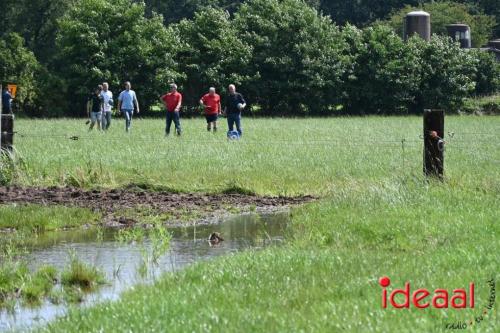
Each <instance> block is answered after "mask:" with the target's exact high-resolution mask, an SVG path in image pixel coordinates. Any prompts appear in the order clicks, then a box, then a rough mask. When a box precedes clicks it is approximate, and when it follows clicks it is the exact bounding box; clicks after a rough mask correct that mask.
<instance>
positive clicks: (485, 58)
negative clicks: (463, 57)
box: [471, 50, 500, 95]
mask: <svg viewBox="0 0 500 333" xmlns="http://www.w3.org/2000/svg"><path fill="white" fill-rule="evenodd" d="M471 51H472V54H473V56H474V58H475V65H476V66H475V69H476V75H475V81H476V90H475V94H476V95H487V94H492V93H495V92H498V91H500V62H498V61H497V60H496V59H495V56H494V55H493V54H491V53H488V52H483V51H480V50H471Z"/></svg>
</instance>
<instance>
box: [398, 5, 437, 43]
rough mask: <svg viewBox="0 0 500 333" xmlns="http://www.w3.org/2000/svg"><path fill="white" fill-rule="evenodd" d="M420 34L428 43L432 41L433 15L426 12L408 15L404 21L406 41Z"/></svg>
mask: <svg viewBox="0 0 500 333" xmlns="http://www.w3.org/2000/svg"><path fill="white" fill-rule="evenodd" d="M414 34H418V35H419V36H420V37H422V38H423V39H424V40H426V41H430V40H431V15H430V14H429V13H427V12H424V11H421V10H420V11H415V12H410V13H408V14H406V17H405V20H404V40H405V41H406V40H408V38H410V37H412V36H413V35H414Z"/></svg>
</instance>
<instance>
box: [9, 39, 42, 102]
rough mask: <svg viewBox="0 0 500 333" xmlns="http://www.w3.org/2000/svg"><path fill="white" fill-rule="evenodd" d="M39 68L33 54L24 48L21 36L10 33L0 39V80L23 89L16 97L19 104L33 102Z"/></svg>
mask: <svg viewBox="0 0 500 333" xmlns="http://www.w3.org/2000/svg"><path fill="white" fill-rule="evenodd" d="M39 68H40V64H39V63H38V61H37V60H36V57H35V56H34V54H33V52H31V51H30V50H29V49H27V48H26V46H25V45H24V40H23V38H22V37H21V36H19V35H18V34H17V33H10V34H6V35H4V36H3V37H1V38H0V78H3V81H5V82H16V83H18V84H19V85H20V86H23V87H24V89H22V90H21V89H20V90H19V95H18V96H17V100H18V102H19V103H21V104H29V103H30V102H33V98H34V97H35V95H36V89H37V88H36V86H35V85H36V77H35V75H36V74H37V73H38V72H39ZM0 82H1V81H0Z"/></svg>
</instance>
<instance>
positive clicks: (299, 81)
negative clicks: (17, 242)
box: [0, 0, 500, 116]
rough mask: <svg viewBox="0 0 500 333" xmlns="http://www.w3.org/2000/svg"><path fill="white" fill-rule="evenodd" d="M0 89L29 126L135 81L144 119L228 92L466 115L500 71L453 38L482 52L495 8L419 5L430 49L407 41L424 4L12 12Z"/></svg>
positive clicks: (144, 5) (1, 52)
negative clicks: (170, 94) (452, 27)
mask: <svg viewBox="0 0 500 333" xmlns="http://www.w3.org/2000/svg"><path fill="white" fill-rule="evenodd" d="M5 2H6V4H5V6H4V7H3V9H5V10H2V12H1V14H0V22H2V24H3V28H2V29H1V30H0V31H1V32H0V80H2V81H4V82H16V83H17V84H18V85H19V86H20V89H19V96H18V98H17V103H18V105H19V107H20V109H22V110H23V111H25V112H26V113H27V114H29V115H34V116H57V115H66V116H78V115H81V114H82V113H84V107H83V105H84V103H85V98H86V96H87V95H88V94H89V92H90V91H91V89H92V88H94V87H95V86H96V85H97V84H98V83H101V82H103V81H107V82H109V83H110V85H111V89H113V90H115V91H118V90H119V89H120V87H121V85H122V83H123V82H124V81H131V82H132V83H133V85H134V87H135V88H136V90H137V93H138V94H139V96H140V101H141V103H143V105H141V110H148V109H150V108H151V107H152V106H154V105H156V104H157V101H158V96H160V95H161V94H162V93H164V92H165V90H166V87H167V86H168V84H169V83H170V82H176V83H178V84H179V86H180V89H181V90H182V91H183V92H184V95H185V97H186V103H187V104H188V105H189V104H191V105H195V104H196V102H197V100H198V99H199V97H200V96H201V94H203V93H204V92H205V91H206V90H207V89H208V87H209V86H215V87H217V88H218V89H219V90H221V91H222V92H223V93H224V92H225V87H227V85H228V84H229V83H235V84H237V85H238V86H240V90H241V91H242V92H244V93H245V96H246V97H247V99H248V100H249V102H250V103H251V110H252V112H254V113H256V114H261V115H329V114H401V113H406V112H419V110H421V109H422V108H423V107H431V108H445V109H447V110H450V111H456V110H458V109H459V108H460V107H461V105H462V103H463V99H464V98H465V97H468V96H472V95H483V94H490V93H494V92H496V91H498V90H499V87H500V82H499V80H500V66H499V64H498V63H497V62H496V61H495V60H494V57H493V56H492V55H491V54H489V53H485V52H481V51H478V50H463V49H460V48H459V46H458V44H457V43H454V42H453V41H452V40H451V39H449V38H448V37H446V36H445V34H444V31H445V25H446V24H449V23H456V22H464V23H468V24H469V25H470V26H471V27H472V29H473V32H472V34H473V41H474V43H475V44H474V45H476V46H481V45H482V44H484V43H485V42H486V41H487V40H489V39H490V38H492V37H493V36H494V34H495V33H498V25H497V21H496V17H498V8H497V6H494V2H495V1H486V0H485V1H455V2H450V1H445V2H431V3H428V4H424V9H426V10H428V11H429V12H431V15H432V17H433V31H434V32H437V34H436V35H434V36H433V38H432V40H431V42H429V43H427V42H424V41H423V40H421V39H419V38H416V37H415V38H412V39H410V40H409V41H408V42H406V43H405V42H403V40H402V38H401V31H400V29H401V28H402V18H403V17H404V14H405V13H406V12H407V11H409V10H411V9H412V8H413V7H411V6H413V5H415V3H416V2H417V1H396V0H394V1H320V0H246V1H229V0H209V1H201V0H180V1H179V0H178V1H168V0H167V1H163V0H162V1H155V0H147V1H145V2H142V1H132V0H69V1H68V0H52V1H46V0H43V1H42V0H35V1H27V0H5Z"/></svg>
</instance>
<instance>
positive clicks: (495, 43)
mask: <svg viewBox="0 0 500 333" xmlns="http://www.w3.org/2000/svg"><path fill="white" fill-rule="evenodd" d="M488 46H489V47H492V48H494V49H497V50H500V39H494V40H490V41H489V43H488Z"/></svg>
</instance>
